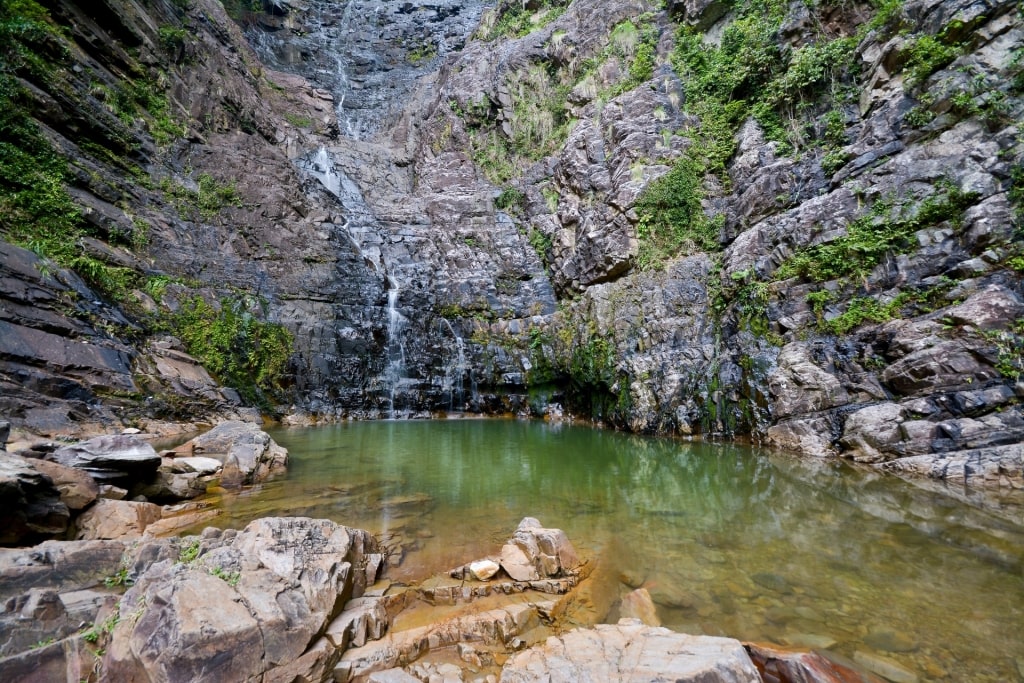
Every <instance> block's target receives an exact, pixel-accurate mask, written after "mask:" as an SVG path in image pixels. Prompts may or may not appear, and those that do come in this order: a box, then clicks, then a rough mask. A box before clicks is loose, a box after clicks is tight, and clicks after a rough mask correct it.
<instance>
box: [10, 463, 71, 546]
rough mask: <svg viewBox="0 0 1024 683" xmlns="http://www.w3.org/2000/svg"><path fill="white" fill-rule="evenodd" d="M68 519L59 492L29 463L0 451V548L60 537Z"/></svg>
mask: <svg viewBox="0 0 1024 683" xmlns="http://www.w3.org/2000/svg"><path fill="white" fill-rule="evenodd" d="M69 517H70V515H69V513H68V507H67V505H65V504H64V503H63V502H62V501H61V494H60V491H59V490H57V488H56V487H55V486H54V485H53V481H52V480H51V479H50V478H49V477H47V476H46V475H45V474H42V473H41V472H39V471H38V470H36V468H35V467H33V461H32V460H28V459H26V458H22V457H20V456H17V455H11V454H9V453H6V452H2V451H0V544H3V545H15V544H18V543H22V542H24V541H26V540H31V539H34V538H38V537H40V536H52V535H53V534H59V533H62V532H63V531H64V530H65V529H67V526H68V519H69Z"/></svg>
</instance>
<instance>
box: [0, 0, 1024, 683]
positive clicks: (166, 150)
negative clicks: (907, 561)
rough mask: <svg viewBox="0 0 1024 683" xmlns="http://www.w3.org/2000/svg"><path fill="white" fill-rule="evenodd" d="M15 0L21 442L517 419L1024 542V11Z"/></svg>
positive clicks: (5, 135) (737, 2) (6, 379)
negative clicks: (884, 480)
mask: <svg viewBox="0 0 1024 683" xmlns="http://www.w3.org/2000/svg"><path fill="white" fill-rule="evenodd" d="M0 9H2V11H0V34H2V36H3V41H2V43H0V133H2V134H0V186H2V192H0V220H2V223H0V424H2V423H6V425H7V427H6V428H0V447H3V446H4V445H6V449H7V450H8V451H9V452H10V453H12V454H18V453H20V454H22V455H26V456H28V457H29V458H39V457H49V456H48V455H46V454H49V453H52V452H54V451H55V449H57V448H58V447H60V446H61V445H63V444H64V442H70V441H74V440H77V439H79V438H84V437H88V436H92V435H96V434H112V433H118V432H121V431H122V430H125V429H129V430H134V429H138V430H141V431H143V432H145V433H147V434H151V435H157V434H163V435H173V434H179V433H185V432H192V431H196V430H199V429H202V428H206V427H208V426H210V425H214V424H217V423H223V422H225V421H229V420H242V421H245V422H249V423H258V422H260V421H261V420H266V421H268V422H273V423H277V424H280V425H284V426H310V425H324V424H332V423H338V422H342V423H345V422H348V421H350V420H379V419H396V418H430V417H440V416H446V415H467V414H469V415H476V414H479V415H490V416H498V415H514V416H519V417H531V418H544V419H545V420H546V421H548V422H550V423H552V424H560V423H562V422H571V421H577V422H579V421H585V422H590V423H593V424H595V425H599V426H603V427H608V428H612V429H614V430H616V431H622V432H631V433H634V434H639V435H650V436H668V437H674V438H680V439H684V440H687V441H690V440H693V441H695V442H698V443H699V442H718V441H728V440H736V441H737V442H739V443H740V444H741V445H742V444H757V445H762V446H765V447H770V448H772V449H777V450H778V451H786V452H793V453H796V454H799V455H801V456H805V457H809V464H808V465H807V467H808V468H811V469H813V468H816V467H818V466H826V467H827V466H828V465H823V463H830V462H832V461H831V458H834V457H835V458H843V459H847V460H850V461H852V462H854V463H855V464H856V467H857V468H858V469H856V470H855V471H856V472H859V473H861V474H863V476H866V477H868V480H871V477H874V476H880V475H884V476H890V475H896V476H898V477H902V478H906V479H909V480H910V482H911V483H910V484H906V486H909V487H912V489H913V490H915V491H924V492H927V496H935V497H937V499H938V500H943V499H945V498H952V499H957V500H958V501H960V502H966V503H968V504H969V505H971V506H975V507H976V508H981V509H983V510H984V514H985V515H992V518H994V519H997V520H1001V521H999V522H998V524H1004V523H1005V524H1006V525H1007V528H1009V529H1011V530H1012V531H1008V532H1006V533H1007V534H1008V536H1007V537H1012V538H1016V536H1015V534H1016V533H1017V531H1016V529H1018V528H1019V527H1020V526H1021V525H1022V524H1024V519H1022V518H1021V510H1024V497H1022V496H1024V404H1022V402H1021V399H1022V398H1024V378H1022V374H1024V323H1022V320H1024V316H1022V313H1024V279H1022V278H1024V239H1022V233H1021V230H1022V229H1024V133H1022V130H1021V121H1022V120H1024V12H1022V10H1021V7H1020V5H1019V3H1016V2H1012V1H1010V0H867V1H864V2H860V1H856V0H850V1H846V0H795V1H793V2H785V1H783V0H618V1H613V0H568V1H567V0H496V1H495V0H490V1H486V2H485V1H483V0H479V1H478V0H433V1H432V2H430V3H423V4H417V3H415V2H408V1H407V0H401V1H399V0H253V1H250V0H223V2H218V1H217V0H99V1H98V2H93V3H82V2H74V1H72V0H0ZM7 429H9V436H8V434H7V433H6V430H7ZM280 438H281V440H282V441H284V440H286V437H280ZM844 467H845V465H844ZM843 471H846V470H843ZM772 476H773V477H774V475H772ZM858 476H860V475H858ZM4 490H6V489H4ZM12 490H13V489H12ZM12 495H13V494H12ZM17 495H21V492H20V491H19V492H18V494H17ZM839 495H840V496H842V495H845V494H839ZM922 495H924V494H922ZM927 496H925V497H927ZM11 499H12V500H13V497H12V498H11ZM906 500H911V501H917V500H919V499H918V498H917V497H916V496H910V495H909V494H908V498H907V499H906ZM5 505H7V503H5ZM866 505H867V506H868V507H871V506H872V505H873V503H868V504H866ZM907 505H910V506H913V507H917V506H919V505H924V506H925V507H928V505H930V503H929V504H924V503H919V502H908V503H907ZM257 507H258V506H257ZM937 507H938V509H940V510H941V507H942V506H941V504H938V505H937ZM19 514H20V513H19ZM275 514H276V513H275ZM527 514H530V515H532V514H539V513H537V512H536V511H534V510H522V511H517V520H516V521H518V517H522V516H524V515H527ZM895 514H897V513H896V512H892V511H890V510H889V508H886V512H884V513H879V515H878V516H880V517H885V516H886V515H895ZM936 514H941V512H939V513H936ZM979 514H981V513H979ZM16 516H17V515H16V514H15V513H13V512H11V511H10V510H8V509H6V508H4V509H2V510H0V517H2V518H3V519H4V520H7V519H8V518H11V519H13V518H15V517H16ZM869 516H870V515H869ZM338 521H340V522H341V523H345V524H348V523H350V522H349V520H338ZM506 523H507V522H506ZM513 523H514V522H513ZM923 524H924V525H927V524H926V523H923ZM967 526H969V524H968V525H967ZM196 531H198V529H197V530H196ZM1003 531H1005V530H1001V531H1000V532H999V533H998V534H996V536H1000V534H1002V533H1003ZM961 533H963V532H962V531H961V530H958V531H956V532H955V533H954V534H953V535H955V536H957V537H958V538H959V537H960V536H959V535H960V534H961ZM1000 537H1001V538H1003V537H1002V536H1000ZM25 538H31V540H39V538H40V537H38V536H37V535H36V536H25ZM5 539H6V540H5V543H7V544H10V545H16V544H18V543H17V539H15V540H11V539H10V538H6V537H5ZM574 540H576V539H574ZM1003 540H1005V538H1004V539H1003ZM217 543H220V541H217ZM225 543H228V542H227V541H225ZM214 545H216V543H214ZM981 545H982V546H985V547H986V548H988V547H989V546H988V545H987V542H986V543H982V544H981ZM996 545H997V546H999V544H998V543H997V544H996ZM218 547H219V546H218ZM225 547H227V546H225ZM999 547H1001V546H999ZM152 552H153V553H158V552H159V553H165V554H166V553H167V552H170V551H169V550H167V548H164V549H162V550H159V551H156V550H154V551H152ZM224 552H227V551H224ZM985 552H986V553H987V552H989V551H988V550H986V551H985ZM995 554H996V555H997V556H999V557H1000V558H1001V559H1000V560H999V561H1002V562H1004V563H1006V562H1008V563H1009V564H1010V565H1013V563H1014V562H1015V561H1016V560H1013V559H1012V558H1011V559H1009V560H1007V559H1006V558H1005V557H1003V556H1001V555H1000V554H999V552H996V553H995ZM161 556H162V555H161ZM460 561H461V560H460ZM755 590H756V589H755ZM968 621H969V620H968ZM1016 661H1018V662H1019V659H1018V660H1016ZM1004 663H1005V662H1004ZM1000 666H1001V667H1002V664H1000ZM1014 666H1018V667H1019V663H1018V664H1015V665H1014ZM1011 670H1012V667H1010V668H1005V667H1003V668H999V669H998V671H999V674H998V675H999V676H1001V675H1004V674H1005V672H1006V671H1011ZM993 675H996V674H993ZM1006 675H1009V674H1006ZM937 680H941V677H938V678H937Z"/></svg>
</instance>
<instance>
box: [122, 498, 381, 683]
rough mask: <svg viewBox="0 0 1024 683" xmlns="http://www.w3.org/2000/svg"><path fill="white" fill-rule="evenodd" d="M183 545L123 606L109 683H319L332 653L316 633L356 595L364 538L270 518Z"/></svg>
mask: <svg viewBox="0 0 1024 683" xmlns="http://www.w3.org/2000/svg"><path fill="white" fill-rule="evenodd" d="M191 543H194V544H195V548H194V550H190V549H189V548H191V546H187V547H186V548H184V549H182V551H181V554H179V556H178V557H177V558H174V559H165V560H162V561H158V562H156V563H154V564H152V565H151V566H149V567H148V568H147V569H146V570H145V572H144V573H142V575H141V576H139V577H138V579H136V582H135V584H134V585H133V586H132V587H131V588H130V589H129V590H128V591H127V592H126V593H125V595H124V597H123V598H122V600H121V613H120V616H121V619H120V621H119V623H118V626H117V628H116V629H115V630H114V632H113V635H112V640H111V644H110V647H109V648H108V651H107V654H106V656H105V658H104V665H105V671H106V674H107V675H108V676H109V677H110V678H111V680H154V679H162V680H190V681H223V680H249V679H251V678H255V677H261V676H269V677H270V678H271V679H272V680H278V679H279V678H280V679H281V680H292V679H294V677H296V676H306V677H310V676H311V677H313V678H316V679H320V678H322V677H323V675H324V672H325V671H327V670H328V669H327V667H328V666H332V665H333V662H332V660H336V658H337V656H339V655H340V653H338V652H334V651H333V649H332V648H328V647H326V645H327V641H326V640H324V641H323V642H320V640H321V639H319V634H320V633H321V631H322V629H323V628H324V626H325V625H326V623H327V622H328V620H329V619H330V618H331V617H332V615H334V614H335V613H336V612H337V611H340V609H341V606H342V605H343V604H344V603H345V601H346V600H348V599H349V598H350V597H353V596H358V595H359V594H360V593H361V592H362V590H363V588H364V587H365V585H366V580H367V577H366V575H365V574H364V573H362V572H360V571H359V570H358V568H359V567H360V566H361V565H362V564H363V563H364V562H365V559H366V556H367V555H368V554H371V553H373V552H376V545H375V542H374V540H373V538H372V537H371V536H370V535H369V534H367V533H366V532H364V531H360V530H356V529H348V528H346V527H342V526H338V525H337V524H334V523H333V522H329V521H326V520H311V519H304V518H285V519H282V518H270V519H262V520H258V521H256V522H253V523H252V524H250V525H249V526H248V527H246V528H245V529H244V530H242V531H240V532H232V531H226V532H217V533H212V534H207V535H204V537H203V538H202V539H198V538H196V539H194V540H192V541H191ZM370 578H371V580H372V579H373V577H370Z"/></svg>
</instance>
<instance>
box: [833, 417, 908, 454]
mask: <svg viewBox="0 0 1024 683" xmlns="http://www.w3.org/2000/svg"><path fill="white" fill-rule="evenodd" d="M903 418H904V413H903V408H902V407H901V406H899V405H897V404H895V403H879V404H878V405H874V406H868V407H866V408H861V409H860V410H857V411H855V412H853V413H850V414H849V415H848V416H847V417H846V423H845V425H844V426H843V436H842V439H841V440H840V441H841V443H842V444H843V446H844V447H845V448H846V451H845V452H844V453H843V455H844V456H845V457H849V458H853V459H854V460H856V461H858V462H880V461H882V460H888V459H891V458H892V457H893V456H894V455H895V454H897V453H898V445H899V444H900V442H901V439H902V436H903V434H904V432H903V431H901V429H900V424H901V422H902V421H903Z"/></svg>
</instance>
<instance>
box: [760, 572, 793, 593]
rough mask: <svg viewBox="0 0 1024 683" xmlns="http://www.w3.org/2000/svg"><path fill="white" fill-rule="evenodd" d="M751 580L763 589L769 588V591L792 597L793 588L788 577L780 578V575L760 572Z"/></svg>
mask: <svg viewBox="0 0 1024 683" xmlns="http://www.w3.org/2000/svg"><path fill="white" fill-rule="evenodd" d="M750 578H751V580H752V581H753V582H754V583H756V584H757V585H758V586H760V587H761V588H767V589H768V590H771V591H775V592H776V593H782V594H783V595H790V594H792V592H793V586H792V585H790V583H789V581H788V580H787V579H786V577H784V576H779V575H778V574H773V573H771V572H758V573H756V574H754V575H753V576H751V577H750Z"/></svg>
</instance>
